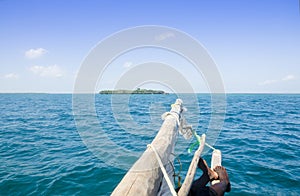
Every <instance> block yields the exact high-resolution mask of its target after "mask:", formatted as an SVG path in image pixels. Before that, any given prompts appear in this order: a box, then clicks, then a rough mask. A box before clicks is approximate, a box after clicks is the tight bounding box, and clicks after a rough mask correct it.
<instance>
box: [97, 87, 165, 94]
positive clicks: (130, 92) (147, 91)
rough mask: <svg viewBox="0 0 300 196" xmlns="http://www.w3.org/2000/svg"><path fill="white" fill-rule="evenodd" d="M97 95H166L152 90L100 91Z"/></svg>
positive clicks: (163, 92)
mask: <svg viewBox="0 0 300 196" xmlns="http://www.w3.org/2000/svg"><path fill="white" fill-rule="evenodd" d="M99 94H168V93H166V92H165V91H162V90H152V89H140V88H138V89H136V90H123V89H120V90H102V91H100V92H99Z"/></svg>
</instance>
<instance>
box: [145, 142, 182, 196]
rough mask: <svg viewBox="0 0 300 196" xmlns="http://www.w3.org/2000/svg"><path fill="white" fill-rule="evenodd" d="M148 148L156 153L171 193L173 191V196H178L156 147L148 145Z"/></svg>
mask: <svg viewBox="0 0 300 196" xmlns="http://www.w3.org/2000/svg"><path fill="white" fill-rule="evenodd" d="M147 147H148V148H151V149H152V150H153V152H154V154H155V157H156V159H157V162H158V164H159V167H160V169H161V171H162V173H163V175H164V178H165V180H166V182H167V184H168V186H169V188H170V191H171V193H172V196H177V193H176V191H175V189H174V187H173V184H172V182H171V180H170V178H169V176H168V173H167V171H166V168H165V166H164V165H163V163H162V161H161V158H160V156H159V154H158V153H157V151H156V149H155V147H154V146H153V145H152V144H148V145H147Z"/></svg>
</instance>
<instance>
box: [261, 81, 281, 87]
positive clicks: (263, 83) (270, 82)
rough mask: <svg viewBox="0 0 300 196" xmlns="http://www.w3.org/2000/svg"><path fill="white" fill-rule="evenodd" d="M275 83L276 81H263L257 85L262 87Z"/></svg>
mask: <svg viewBox="0 0 300 196" xmlns="http://www.w3.org/2000/svg"><path fill="white" fill-rule="evenodd" d="M276 82H278V81H277V80H265V81H263V82H261V83H259V85H262V86H263V85H268V84H274V83H276Z"/></svg>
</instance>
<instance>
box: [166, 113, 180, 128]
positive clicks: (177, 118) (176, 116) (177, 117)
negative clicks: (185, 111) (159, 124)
mask: <svg viewBox="0 0 300 196" xmlns="http://www.w3.org/2000/svg"><path fill="white" fill-rule="evenodd" d="M168 115H171V116H174V118H175V119H176V122H177V126H180V121H179V114H178V113H176V112H165V113H164V114H163V115H162V116H161V118H162V120H165V118H166V117H167V116H168Z"/></svg>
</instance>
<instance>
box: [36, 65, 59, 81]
mask: <svg viewBox="0 0 300 196" xmlns="http://www.w3.org/2000/svg"><path fill="white" fill-rule="evenodd" d="M30 71H31V72H33V73H34V74H36V75H38V76H41V77H55V78H58V77H62V76H63V71H62V69H61V68H60V67H59V66H57V65H51V66H38V65H35V66H31V67H30Z"/></svg>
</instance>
